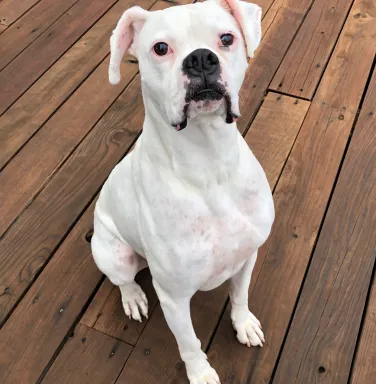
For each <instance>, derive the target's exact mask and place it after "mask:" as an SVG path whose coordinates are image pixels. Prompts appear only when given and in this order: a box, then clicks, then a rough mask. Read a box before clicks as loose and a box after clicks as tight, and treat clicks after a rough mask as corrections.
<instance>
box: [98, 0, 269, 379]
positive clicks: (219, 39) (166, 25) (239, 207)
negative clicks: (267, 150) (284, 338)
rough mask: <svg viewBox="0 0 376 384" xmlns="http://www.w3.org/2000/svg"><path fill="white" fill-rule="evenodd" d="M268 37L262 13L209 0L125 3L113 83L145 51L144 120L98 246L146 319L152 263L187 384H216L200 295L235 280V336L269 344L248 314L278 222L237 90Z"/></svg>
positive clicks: (110, 188) (134, 310)
mask: <svg viewBox="0 0 376 384" xmlns="http://www.w3.org/2000/svg"><path fill="white" fill-rule="evenodd" d="M260 39H261V9H260V8H259V7H258V6H257V5H254V4H250V3H246V2H243V1H239V0H207V1H206V2H204V3H196V4H192V5H184V6H176V7H172V8H168V9H166V10H163V11H155V12H148V11H145V10H143V9H142V8H139V7H133V8H131V9H129V10H127V11H126V12H125V13H124V14H123V15H122V16H121V18H120V20H119V22H118V24H117V26H116V29H115V30H114V32H113V35H112V37H111V60H110V68H109V78H110V82H111V83H113V84H115V83H118V82H119V81H120V80H121V79H120V63H121V60H122V57H123V55H124V54H125V53H126V52H128V53H131V54H133V55H135V56H136V57H137V58H138V61H139V65H140V73H141V82H142V92H143V100H144V105H145V121H144V125H143V133H142V135H141V137H140V138H139V140H138V142H137V145H136V147H135V149H134V151H133V152H132V153H130V154H129V155H128V156H126V157H125V159H124V160H123V161H122V162H121V163H119V164H118V165H117V166H116V167H115V169H114V170H113V171H112V173H111V175H110V176H109V178H108V180H107V181H106V183H105V185H104V186H103V189H102V191H101V194H100V198H99V200H98V202H97V205H96V208H95V217H94V235H93V239H92V251H93V256H94V259H95V262H96V264H97V265H98V268H99V269H100V270H101V271H102V272H104V273H105V274H106V275H107V276H108V278H109V279H110V280H111V281H112V283H114V284H115V285H118V286H119V288H120V291H121V295H122V302H123V306H124V311H125V313H126V314H127V315H128V316H129V317H132V318H133V319H134V320H138V321H141V320H142V317H146V316H147V314H148V302H147V298H146V296H145V294H144V292H143V291H142V289H141V287H140V286H139V285H137V283H135V281H134V278H135V275H136V274H137V272H138V271H140V270H141V269H143V268H146V267H149V268H150V272H151V275H152V278H153V285H154V287H155V290H156V292H157V295H158V298H159V300H160V303H161V306H162V309H163V312H164V315H165V317H166V321H167V323H168V325H169V327H170V329H171V331H172V332H173V334H174V336H175V338H176V341H177V344H178V347H179V351H180V355H181V358H182V359H183V360H184V362H185V364H186V368H187V374H188V378H189V380H190V383H192V384H193V383H194V384H213V383H219V378H218V376H217V374H216V372H215V370H214V369H213V368H212V367H211V366H210V363H209V362H208V361H207V358H206V355H205V353H204V352H203V351H202V350H201V343H200V341H199V340H198V339H197V337H196V334H195V331H194V329H193V326H192V321H191V317H190V300H191V298H192V296H193V295H194V293H195V292H197V291H198V290H209V289H214V288H216V287H218V286H219V285H220V284H222V283H223V282H224V281H226V280H228V279H229V280H230V281H231V291H230V299H231V304H232V307H231V308H232V309H231V318H232V322H233V325H234V328H235V330H236V333H237V338H238V340H239V341H240V342H241V343H243V344H246V345H248V346H251V345H253V346H262V345H263V343H264V335H263V332H262V330H261V325H260V323H259V321H258V320H257V318H256V317H255V316H254V315H253V314H252V313H251V312H250V311H249V309H248V288H249V284H250V280H251V274H252V270H253V267H254V264H255V261H256V257H257V250H258V248H259V247H260V246H261V245H262V244H263V243H264V242H265V240H266V239H267V237H268V236H269V233H270V230H271V226H272V223H273V220H274V206H273V200H272V194H271V191H270V188H269V184H268V181H267V179H266V176H265V173H264V171H263V169H262V167H261V165H260V164H259V163H258V161H257V160H256V158H255V157H254V155H253V153H252V152H251V150H250V149H249V148H248V146H247V144H246V143H245V141H244V140H243V138H242V137H241V135H240V134H239V132H238V130H237V127H236V118H237V117H238V116H239V115H240V111H239V97H238V94H239V90H240V87H241V85H242V82H243V79H244V76H245V71H246V69H247V65H248V59H249V58H252V57H253V54H254V51H255V50H256V48H257V46H258V45H259V43H260Z"/></svg>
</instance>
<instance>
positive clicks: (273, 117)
mask: <svg viewBox="0 0 376 384" xmlns="http://www.w3.org/2000/svg"><path fill="white" fill-rule="evenodd" d="M309 105H310V103H309V102H307V101H304V100H298V99H295V98H292V97H288V96H283V95H279V94H276V93H268V95H267V96H266V98H265V100H264V102H263V104H262V107H261V108H260V110H259V112H258V113H257V116H256V119H255V121H254V122H253V124H252V126H251V129H250V130H249V131H248V132H247V134H246V135H245V141H246V142H247V144H248V145H249V146H250V148H252V150H253V152H254V154H255V156H256V157H257V159H258V160H259V161H260V163H261V165H262V166H263V167H264V169H266V174H267V177H268V181H269V184H270V185H275V184H276V183H277V179H278V177H279V175H280V173H281V165H282V164H283V163H284V162H285V161H286V156H287V154H288V152H287V150H288V149H291V148H292V146H293V143H294V140H295V138H296V135H297V133H298V131H299V128H300V126H301V125H302V123H303V121H304V118H305V116H306V113H307V111H308V108H309ZM287 125H289V127H287ZM270 150H272V151H273V161H271V158H270V154H268V152H270Z"/></svg>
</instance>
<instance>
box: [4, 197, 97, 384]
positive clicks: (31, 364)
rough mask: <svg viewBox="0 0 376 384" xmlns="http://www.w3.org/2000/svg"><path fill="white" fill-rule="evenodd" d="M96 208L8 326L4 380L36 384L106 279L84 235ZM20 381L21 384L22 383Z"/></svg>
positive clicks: (53, 259) (43, 275)
mask: <svg viewBox="0 0 376 384" xmlns="http://www.w3.org/2000/svg"><path fill="white" fill-rule="evenodd" d="M93 208H94V204H92V205H91V206H90V208H89V209H88V211H87V213H86V214H85V215H84V216H83V217H82V218H81V220H80V222H79V224H78V225H76V226H75V228H74V229H73V230H72V232H71V233H70V234H69V236H68V237H67V239H66V240H65V241H64V243H63V245H62V246H61V247H60V248H59V250H58V251H57V253H56V254H55V256H54V257H53V258H52V260H51V262H50V263H49V264H48V266H47V268H46V269H45V271H43V273H42V274H41V275H40V276H39V278H38V280H37V281H36V282H35V284H34V285H33V286H32V287H31V289H30V290H29V292H28V293H27V295H26V296H25V297H24V299H23V300H22V301H21V303H20V304H19V305H18V306H17V308H16V310H15V311H14V313H13V314H12V316H11V318H10V319H9V321H8V322H7V323H6V324H5V325H4V327H3V329H2V331H1V333H0V340H1V342H2V343H3V345H6V346H7V348H6V349H5V348H3V349H2V350H1V352H0V353H1V361H2V364H1V365H0V381H1V382H2V383H7V384H16V383H17V384H19V383H20V382H22V383H35V382H36V381H37V379H38V378H39V376H40V375H41V374H42V372H43V370H44V368H45V367H46V365H47V364H48V362H49V361H50V359H51V358H52V356H53V354H54V353H55V351H56V349H57V348H58V346H59V345H60V343H61V342H62V340H63V338H64V337H65V335H66V334H67V333H68V331H69V330H70V328H71V327H72V325H73V323H74V321H75V319H76V318H77V317H78V316H79V314H80V312H81V310H82V307H83V306H84V305H85V303H86V301H87V300H88V299H89V297H90V295H91V294H92V292H93V291H94V289H95V287H96V286H97V285H98V283H99V282H100V280H101V278H102V274H101V273H100V271H99V270H98V269H97V268H96V266H95V265H94V262H93V259H92V256H91V250H90V245H89V243H88V242H87V241H86V239H85V234H86V232H87V231H88V229H89V228H90V227H91V225H92V220H93ZM20 377H22V380H21V381H20Z"/></svg>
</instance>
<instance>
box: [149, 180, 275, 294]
mask: <svg viewBox="0 0 376 384" xmlns="http://www.w3.org/2000/svg"><path fill="white" fill-rule="evenodd" d="M164 191H165V193H161V194H160V195H159V196H156V197H155V199H154V201H153V204H152V207H153V208H152V211H151V212H150V214H151V215H150V220H151V221H152V222H153V225H152V227H154V231H155V233H158V234H159V235H158V240H156V241H158V243H159V244H158V248H159V249H160V248H161V247H162V248H163V249H164V251H163V252H164V253H165V255H166V258H168V260H169V261H168V263H169V266H171V271H176V270H177V269H178V270H180V271H187V274H189V276H190V278H192V277H193V278H196V279H197V280H200V281H202V284H203V285H201V286H200V288H201V289H211V288H214V287H216V286H218V285H220V284H221V283H222V282H223V281H225V280H227V279H228V278H229V277H231V276H232V275H234V274H235V273H236V272H238V270H239V269H240V268H241V267H242V265H244V262H245V261H246V260H248V259H249V258H250V257H251V255H252V254H253V253H254V252H255V251H256V250H257V249H258V248H259V247H260V245H262V244H263V243H264V241H265V240H266V238H267V237H268V235H269V233H270V228H271V225H272V222H273V219H274V209H273V202H272V198H271V194H270V190H269V187H268V185H267V184H264V183H262V182H261V183H252V181H250V183H249V185H247V183H246V181H244V182H243V183H242V184H240V185H236V186H233V185H232V186H228V187H221V188H216V189H213V190H211V191H207V192H206V194H202V195H196V194H194V193H190V192H189V191H181V193H176V190H174V189H171V190H170V191H169V192H168V193H166V189H165V190H164ZM151 221H150V222H149V223H148V224H147V225H146V226H149V227H150V223H151ZM146 226H145V227H146ZM148 237H149V236H148ZM151 237H153V238H154V239H155V236H150V237H149V238H151ZM151 246H152V247H153V248H154V247H155V246H156V244H153V245H151Z"/></svg>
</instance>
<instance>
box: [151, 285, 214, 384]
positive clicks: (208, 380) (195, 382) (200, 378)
mask: <svg viewBox="0 0 376 384" xmlns="http://www.w3.org/2000/svg"><path fill="white" fill-rule="evenodd" d="M153 285H154V288H155V290H156V292H157V295H158V298H159V301H160V303H161V307H162V310H163V313H164V316H165V318H166V321H167V324H168V326H169V327H170V330H171V331H172V333H173V334H174V336H175V339H176V341H177V343H178V347H179V352H180V356H181V358H182V360H183V361H184V363H185V366H186V369H187V375H188V379H189V382H190V384H219V383H220V381H219V378H218V375H217V373H216V372H215V370H214V369H213V368H212V367H211V366H210V364H209V363H208V361H207V356H206V354H205V353H204V352H203V351H202V350H201V342H200V340H199V339H198V338H197V336H196V333H195V331H194V329H193V325H192V319H191V311H190V301H191V296H189V297H184V296H183V295H179V294H177V293H173V292H171V290H165V289H163V288H162V286H161V285H160V284H158V283H157V282H156V281H153Z"/></svg>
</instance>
